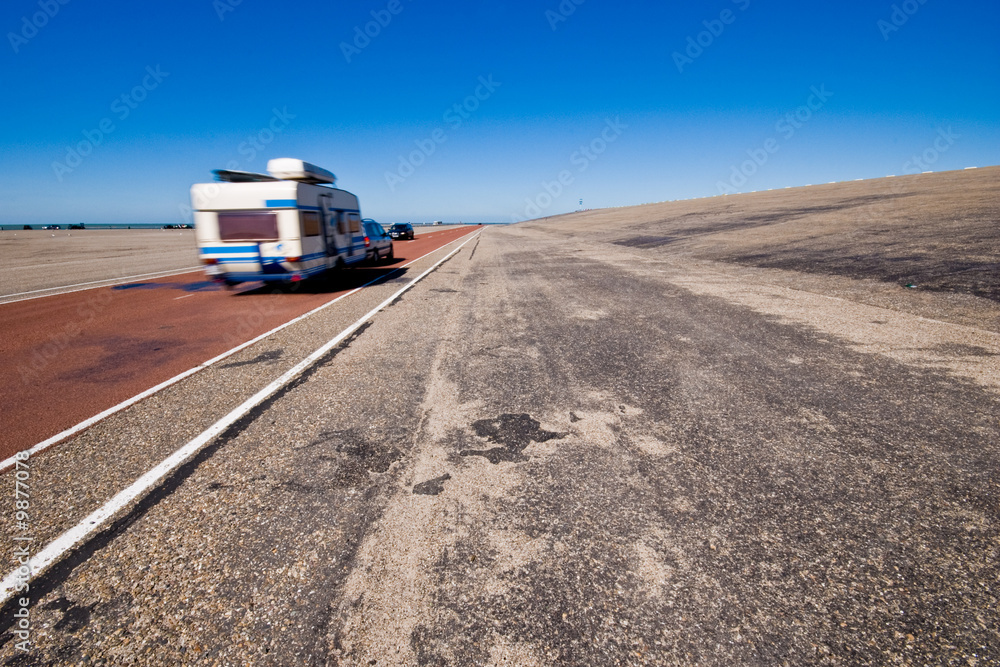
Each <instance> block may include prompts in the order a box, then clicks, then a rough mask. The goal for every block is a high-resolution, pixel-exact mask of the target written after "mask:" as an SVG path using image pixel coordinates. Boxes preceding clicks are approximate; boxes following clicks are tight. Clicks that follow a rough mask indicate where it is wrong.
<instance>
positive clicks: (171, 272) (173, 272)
mask: <svg viewBox="0 0 1000 667" xmlns="http://www.w3.org/2000/svg"><path fill="white" fill-rule="evenodd" d="M202 268H204V267H201V266H192V267H190V268H187V269H168V270H166V271H155V272H153V273H141V274H139V275H136V276H123V277H121V278H105V279H104V280H91V281H90V282H87V283H76V284H74V285H60V286H59V287H46V288H44V289H33V290H30V291H27V292H15V293H14V294H0V300H2V299H8V298H10V297H12V296H24V295H25V294H38V293H39V292H55V294H38V296H26V297H24V298H23V299H11V300H10V301H4V302H3V303H16V302H18V301H27V300H28V299H42V298H44V297H47V296H56V295H57V294H72V293H73V292H82V291H83V290H88V289H94V287H85V285H97V284H99V283H107V284H106V285H103V287H111V286H113V285H124V284H125V283H130V282H132V281H133V280H135V279H136V278H166V277H168V276H179V275H181V274H183V273H191V272H192V271H198V270H199V269H202ZM72 287H78V288H79V289H70V288H72ZM56 290H66V291H65V292H57V291H56Z"/></svg>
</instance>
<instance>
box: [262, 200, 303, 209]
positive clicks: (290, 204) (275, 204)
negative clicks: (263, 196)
mask: <svg viewBox="0 0 1000 667" xmlns="http://www.w3.org/2000/svg"><path fill="white" fill-rule="evenodd" d="M298 203H299V202H298V200H296V199H268V200H266V201H265V202H264V206H267V207H268V208H295V207H296V206H297V205H298Z"/></svg>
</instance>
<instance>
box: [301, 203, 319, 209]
mask: <svg viewBox="0 0 1000 667" xmlns="http://www.w3.org/2000/svg"><path fill="white" fill-rule="evenodd" d="M299 208H300V209H301V210H303V211H318V210H319V206H306V205H304V204H300V205H299Z"/></svg>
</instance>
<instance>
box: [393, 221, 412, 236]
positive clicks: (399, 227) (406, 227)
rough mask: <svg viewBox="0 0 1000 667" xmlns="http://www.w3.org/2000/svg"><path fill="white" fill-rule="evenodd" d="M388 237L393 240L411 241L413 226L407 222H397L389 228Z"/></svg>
mask: <svg viewBox="0 0 1000 667" xmlns="http://www.w3.org/2000/svg"><path fill="white" fill-rule="evenodd" d="M389 236H391V237H392V238H394V239H411V240H412V239H413V225H411V224H410V223H408V222H397V223H396V224H395V225H393V226H392V227H390V228H389Z"/></svg>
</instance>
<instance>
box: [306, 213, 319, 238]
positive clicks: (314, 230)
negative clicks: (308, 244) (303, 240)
mask: <svg viewBox="0 0 1000 667" xmlns="http://www.w3.org/2000/svg"><path fill="white" fill-rule="evenodd" d="M319 235H320V225H319V213H317V212H316V211H302V236H319Z"/></svg>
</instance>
